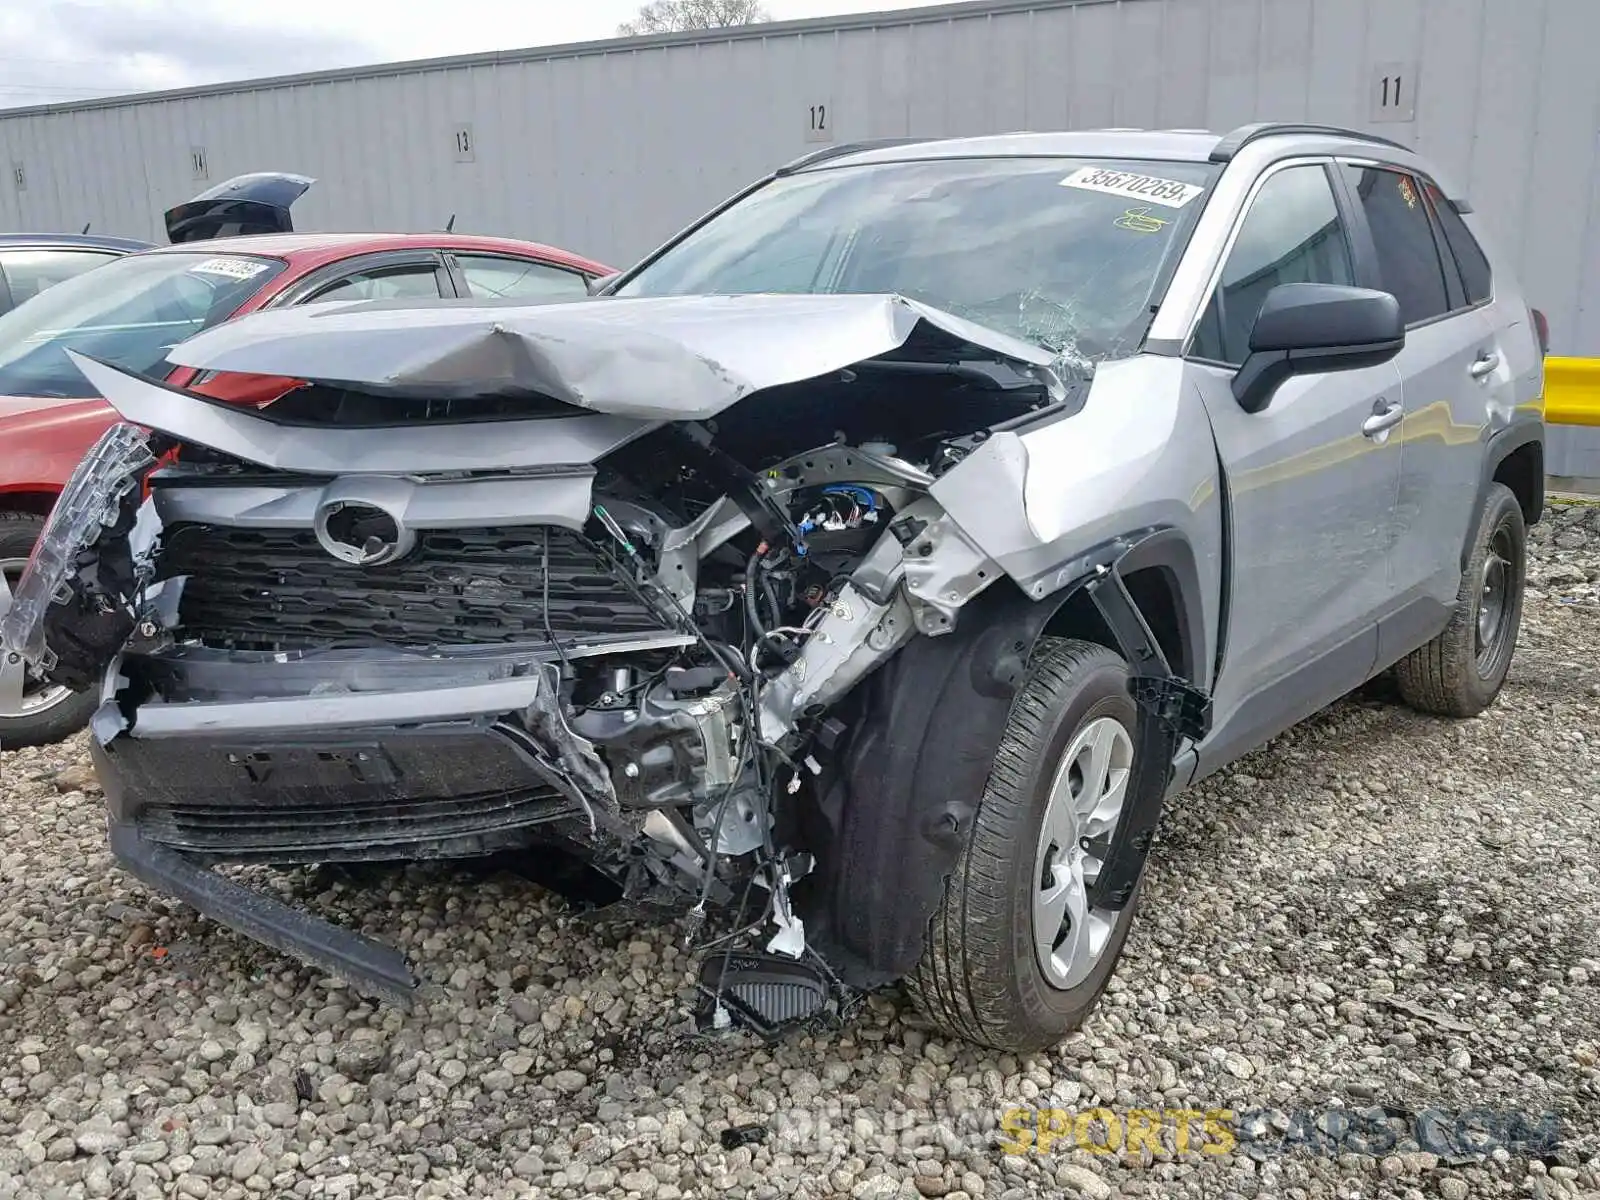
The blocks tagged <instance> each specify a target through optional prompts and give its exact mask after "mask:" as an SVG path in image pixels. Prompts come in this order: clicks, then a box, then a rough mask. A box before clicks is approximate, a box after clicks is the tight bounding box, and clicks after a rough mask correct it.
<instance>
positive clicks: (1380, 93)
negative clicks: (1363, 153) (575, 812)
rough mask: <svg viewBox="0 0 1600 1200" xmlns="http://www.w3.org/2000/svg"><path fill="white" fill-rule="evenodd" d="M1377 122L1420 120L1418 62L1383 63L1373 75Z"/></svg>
mask: <svg viewBox="0 0 1600 1200" xmlns="http://www.w3.org/2000/svg"><path fill="white" fill-rule="evenodd" d="M1371 89H1372V90H1371V105H1372V108H1371V112H1370V113H1369V114H1368V116H1369V117H1370V119H1371V120H1373V121H1414V120H1416V117H1417V66H1416V64H1415V63H1379V64H1378V65H1377V66H1376V67H1375V68H1373V72H1372V83H1371Z"/></svg>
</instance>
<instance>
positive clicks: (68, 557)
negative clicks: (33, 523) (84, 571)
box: [0, 424, 156, 674]
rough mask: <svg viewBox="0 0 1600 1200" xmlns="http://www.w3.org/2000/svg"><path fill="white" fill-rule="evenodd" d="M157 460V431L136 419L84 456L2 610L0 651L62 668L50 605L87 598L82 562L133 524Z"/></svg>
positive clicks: (42, 666)
mask: <svg viewBox="0 0 1600 1200" xmlns="http://www.w3.org/2000/svg"><path fill="white" fill-rule="evenodd" d="M155 461H156V456H155V454H154V452H153V451H152V450H151V448H150V435H149V434H148V433H146V432H145V431H144V430H142V429H140V428H138V427H137V426H135V425H128V424H118V425H113V426H112V427H111V428H110V429H108V430H106V431H105V433H103V434H101V436H100V439H99V440H98V441H97V442H95V444H94V446H93V447H92V448H91V449H90V451H89V452H88V453H87V454H86V455H84V457H83V461H82V462H80V463H79V464H78V468H77V470H76V471H74V472H73V474H72V478H71V479H70V480H68V481H67V486H66V489H65V490H64V491H63V492H62V493H61V498H60V499H59V500H57V501H56V506H55V508H54V509H52V510H51V513H50V519H49V520H48V521H46V522H45V527H44V532H43V533H41V534H40V535H39V540H38V542H37V543H36V544H35V545H34V548H33V555H32V557H31V558H30V559H29V560H28V567H27V570H26V571H25V572H24V573H23V576H22V579H21V581H20V582H19V583H18V584H17V589H16V592H15V593H14V594H13V595H12V598H11V607H10V608H9V609H7V610H6V612H5V613H3V614H0V654H19V655H21V656H22V657H23V658H24V659H25V660H26V661H27V662H28V663H29V665H30V666H32V667H33V668H34V670H36V671H38V672H39V673H41V674H44V673H46V672H49V671H52V670H54V669H55V667H56V665H57V655H56V652H55V651H54V650H52V649H51V647H50V645H49V639H48V638H47V636H46V627H47V625H48V623H49V616H50V607H51V605H54V604H68V603H71V602H73V601H74V599H75V598H77V599H78V600H80V601H81V600H82V597H80V596H77V595H76V592H75V589H74V588H73V586H72V583H73V580H74V579H76V578H77V577H78V576H79V574H80V568H81V567H82V566H83V563H81V562H80V559H81V558H82V556H83V555H84V552H85V551H86V550H87V549H88V548H89V547H91V546H93V545H94V544H95V543H96V542H97V541H98V540H99V539H100V536H101V534H102V533H104V532H105V531H106V530H107V529H113V528H117V527H119V526H123V525H125V524H127V523H128V521H129V518H130V511H129V510H130V508H132V509H135V510H136V509H137V506H138V497H137V495H136V493H137V492H138V489H139V487H140V485H141V483H142V482H143V480H144V477H145V475H146V474H147V473H148V472H149V469H150V468H151V467H152V466H153V465H154V464H155ZM130 497H131V498H132V503H131V504H130V503H129V501H130ZM101 598H102V599H106V598H105V597H101Z"/></svg>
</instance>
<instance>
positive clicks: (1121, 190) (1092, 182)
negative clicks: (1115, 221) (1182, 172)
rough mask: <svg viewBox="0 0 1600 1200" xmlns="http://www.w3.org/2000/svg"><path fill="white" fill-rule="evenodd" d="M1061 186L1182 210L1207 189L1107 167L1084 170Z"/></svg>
mask: <svg viewBox="0 0 1600 1200" xmlns="http://www.w3.org/2000/svg"><path fill="white" fill-rule="evenodd" d="M1061 186H1062V187H1070V188H1083V189H1084V190H1085V191H1090V192H1106V193H1109V194H1110V195H1113V196H1126V197H1127V198H1128V199H1130V200H1150V201H1153V202H1154V203H1156V204H1164V205H1166V206H1167V207H1168V208H1182V207H1183V206H1184V205H1185V204H1187V203H1189V201H1191V200H1193V199H1194V198H1195V197H1196V196H1198V195H1199V194H1200V193H1201V192H1203V191H1205V188H1203V187H1201V186H1199V185H1198V184H1194V183H1181V182H1179V181H1178V180H1176V179H1162V178H1160V177H1159V176H1156V175H1135V174H1134V173H1133V172H1132V171H1108V170H1107V169H1106V168H1104V167H1084V168H1082V169H1081V170H1077V171H1074V172H1073V173H1072V174H1071V175H1068V176H1067V177H1066V178H1065V179H1063V180H1062V181H1061Z"/></svg>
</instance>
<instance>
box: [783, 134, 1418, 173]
mask: <svg viewBox="0 0 1600 1200" xmlns="http://www.w3.org/2000/svg"><path fill="white" fill-rule="evenodd" d="M1296 136H1299V137H1316V138H1318V139H1320V140H1323V141H1326V140H1329V139H1334V140H1339V141H1350V142H1357V143H1364V144H1366V145H1369V146H1371V145H1381V146H1385V147H1388V148H1390V149H1399V150H1405V149H1406V147H1404V146H1401V145H1399V144H1398V143H1396V142H1391V141H1389V140H1388V139H1386V138H1381V137H1376V136H1374V135H1372V134H1367V133H1360V132H1358V131H1356V130H1350V129H1338V128H1335V127H1332V126H1327V125H1293V124H1284V123H1277V122H1263V123H1260V124H1255V125H1244V126H1241V127H1240V128H1238V129H1235V130H1233V131H1232V132H1231V133H1227V134H1218V133H1212V132H1208V131H1206V130H1203V129H1086V130H1077V131H1073V132H1063V133H1003V134H995V135H989V136H984V137H967V138H944V139H933V140H927V141H923V140H919V139H916V138H888V139H884V140H882V141H877V142H858V143H854V144H849V145H840V146H829V147H827V148H826V149H823V150H818V151H815V152H814V153H812V154H808V155H806V156H805V157H803V158H800V159H797V160H796V161H794V162H792V163H790V164H789V165H788V166H787V167H785V168H783V173H785V174H787V173H791V172H794V171H803V170H807V169H809V168H812V167H821V166H823V165H827V166H859V165H864V164H867V163H887V162H906V161H909V160H913V159H929V158H1080V157H1081V158H1127V159H1152V160H1159V161H1165V162H1227V161H1228V160H1229V159H1231V158H1232V157H1233V155H1234V154H1235V153H1237V152H1238V151H1239V150H1240V149H1241V148H1243V147H1244V146H1245V145H1246V144H1248V143H1250V142H1253V141H1256V140H1258V139H1260V138H1265V137H1296Z"/></svg>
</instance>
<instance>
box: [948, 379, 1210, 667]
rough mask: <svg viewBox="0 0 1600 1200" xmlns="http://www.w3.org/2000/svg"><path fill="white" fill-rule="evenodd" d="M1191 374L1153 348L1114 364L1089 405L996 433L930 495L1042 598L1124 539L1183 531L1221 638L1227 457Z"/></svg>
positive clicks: (1027, 590) (1026, 589)
mask: <svg viewBox="0 0 1600 1200" xmlns="http://www.w3.org/2000/svg"><path fill="white" fill-rule="evenodd" d="M1183 371H1184V365H1183V364H1182V363H1181V362H1178V361H1175V360H1171V359H1163V358H1159V357H1156V356H1153V355H1142V356H1139V357H1136V358H1131V359H1125V360H1122V361H1119V362H1114V363H1107V364H1104V365H1102V366H1101V367H1100V368H1099V370H1098V371H1097V372H1096V374H1095V380H1094V384H1093V386H1092V387H1091V388H1090V390H1089V395H1088V398H1087V400H1086V401H1085V403H1084V405H1083V408H1082V410H1081V411H1079V412H1077V413H1074V414H1073V415H1072V416H1070V417H1065V418H1062V419H1060V420H1056V421H1052V422H1048V423H1045V424H1043V425H1041V426H1040V427H1038V428H1035V429H1031V430H1027V431H1025V432H1022V433H1002V434H997V435H995V436H994V437H991V438H989V439H988V440H987V441H986V442H984V443H983V445H982V446H981V447H980V449H979V450H978V451H977V452H976V453H974V454H973V455H972V456H971V457H970V458H968V459H967V460H966V461H965V462H963V463H962V464H961V465H960V466H959V467H957V468H956V469H954V470H953V471H951V472H950V473H949V474H948V475H945V476H944V477H943V478H941V479H939V480H938V481H937V482H935V483H934V485H933V487H932V488H931V489H930V492H931V494H932V495H933V497H934V499H936V500H938V501H939V503H940V504H942V505H943V506H944V507H945V510H946V511H947V512H948V513H949V514H950V516H951V518H952V519H953V520H955V521H956V523H957V524H959V525H960V526H961V528H962V529H963V530H964V531H965V532H966V534H967V535H968V537H970V538H971V539H972V541H973V542H974V543H975V544H976V545H977V546H979V547H980V548H981V549H982V550H983V551H984V552H985V553H986V554H988V555H989V556H990V557H991V558H993V559H994V560H995V562H997V563H998V564H999V565H1000V567H1001V568H1002V569H1003V570H1004V571H1005V572H1006V574H1007V575H1009V576H1010V577H1011V578H1012V579H1013V580H1015V581H1016V583H1017V584H1018V585H1019V586H1020V587H1021V588H1022V590H1023V591H1024V593H1026V594H1027V595H1029V596H1031V597H1033V598H1034V599H1036V600H1042V599H1044V598H1045V597H1048V596H1050V595H1052V594H1054V593H1056V592H1057V591H1059V590H1060V589H1062V588H1064V587H1066V586H1068V585H1069V584H1072V583H1074V582H1076V581H1077V580H1079V579H1080V578H1081V577H1082V575H1083V573H1084V566H1083V561H1084V558H1085V556H1086V555H1089V554H1090V553H1091V552H1093V551H1095V550H1096V549H1097V548H1099V547H1103V546H1105V545H1106V544H1107V543H1108V542H1111V541H1113V540H1115V539H1117V538H1118V537H1121V536H1123V535H1126V534H1133V533H1136V532H1140V531H1144V530H1149V529H1163V528H1171V529H1176V530H1178V531H1180V532H1181V533H1182V534H1183V535H1184V536H1185V537H1186V538H1187V539H1188V541H1189V542H1190V544H1191V546H1192V547H1193V549H1194V554H1195V559H1196V563H1197V566H1198V567H1199V571H1200V579H1199V581H1198V582H1199V584H1200V586H1201V589H1202V592H1203V595H1202V597H1201V605H1202V609H1203V611H1204V614H1205V616H1204V640H1205V642H1206V644H1207V645H1212V646H1214V645H1215V644H1216V634H1217V617H1218V610H1217V599H1218V597H1219V596H1220V593H1221V581H1222V515H1221V504H1220V497H1219V494H1218V490H1217V482H1218V480H1217V459H1216V453H1215V450H1214V448H1213V446H1212V441H1211V431H1210V429H1209V427H1208V425H1207V420H1206V412H1205V409H1204V407H1203V406H1202V405H1201V404H1199V403H1198V402H1197V398H1196V397H1195V396H1194V395H1193V394H1192V393H1189V394H1185V391H1184V388H1183ZM1200 657H1201V661H1209V656H1206V655H1201V656H1200Z"/></svg>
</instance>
